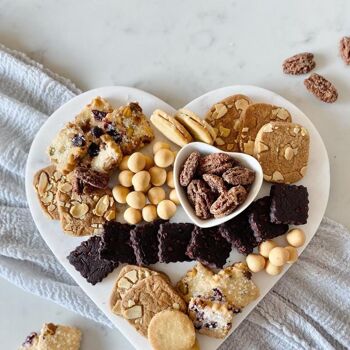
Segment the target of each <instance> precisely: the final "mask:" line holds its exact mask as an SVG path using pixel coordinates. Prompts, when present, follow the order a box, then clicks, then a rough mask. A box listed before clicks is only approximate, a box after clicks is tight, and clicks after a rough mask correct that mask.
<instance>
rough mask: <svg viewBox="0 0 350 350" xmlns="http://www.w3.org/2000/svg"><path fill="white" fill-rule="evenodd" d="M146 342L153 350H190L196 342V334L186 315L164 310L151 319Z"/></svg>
mask: <svg viewBox="0 0 350 350" xmlns="http://www.w3.org/2000/svg"><path fill="white" fill-rule="evenodd" d="M148 340H149V342H150V344H151V346H152V349H154V350H165V349H166V350H181V349H184V350H190V349H191V348H192V347H193V346H194V344H195V342H196V332H195V329H194V326H193V323H192V321H191V320H190V319H189V317H188V316H187V315H186V314H184V313H183V312H181V311H177V310H164V311H161V312H159V313H157V314H156V315H155V316H154V317H153V318H152V320H151V322H150V324H149V327H148Z"/></svg>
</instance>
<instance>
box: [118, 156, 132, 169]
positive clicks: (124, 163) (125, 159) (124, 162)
mask: <svg viewBox="0 0 350 350" xmlns="http://www.w3.org/2000/svg"><path fill="white" fill-rule="evenodd" d="M129 158H130V156H124V157H123V159H122V161H121V162H120V164H119V169H120V170H128V169H129V168H128V160H129Z"/></svg>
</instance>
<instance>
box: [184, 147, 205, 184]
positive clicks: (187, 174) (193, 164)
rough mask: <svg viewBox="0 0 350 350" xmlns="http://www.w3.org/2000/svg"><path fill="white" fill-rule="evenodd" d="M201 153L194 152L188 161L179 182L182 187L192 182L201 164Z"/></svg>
mask: <svg viewBox="0 0 350 350" xmlns="http://www.w3.org/2000/svg"><path fill="white" fill-rule="evenodd" d="M199 159H200V154H199V152H192V153H191V154H190V155H189V156H188V157H187V159H186V161H185V163H184V165H183V168H182V171H181V173H180V177H179V181H180V185H181V186H184V187H185V186H188V185H189V183H190V182H191V181H192V179H193V177H194V175H195V173H196V171H197V167H198V164H199Z"/></svg>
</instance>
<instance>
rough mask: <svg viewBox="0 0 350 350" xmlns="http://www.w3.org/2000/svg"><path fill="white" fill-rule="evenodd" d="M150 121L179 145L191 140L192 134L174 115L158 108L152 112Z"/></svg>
mask: <svg viewBox="0 0 350 350" xmlns="http://www.w3.org/2000/svg"><path fill="white" fill-rule="evenodd" d="M151 122H152V124H153V125H154V126H155V127H156V128H157V129H158V130H159V131H160V132H161V133H162V134H163V135H164V136H166V137H167V138H168V139H169V140H170V141H172V142H174V143H175V144H177V145H178V146H180V147H183V146H185V145H187V144H188V143H189V142H191V141H192V136H191V134H190V133H189V132H188V131H187V129H186V128H185V127H184V126H183V125H182V124H181V123H179V122H178V121H177V120H176V119H175V118H174V117H172V116H171V115H169V114H167V113H166V112H164V111H162V110H160V109H156V110H155V111H154V112H153V113H152V115H151Z"/></svg>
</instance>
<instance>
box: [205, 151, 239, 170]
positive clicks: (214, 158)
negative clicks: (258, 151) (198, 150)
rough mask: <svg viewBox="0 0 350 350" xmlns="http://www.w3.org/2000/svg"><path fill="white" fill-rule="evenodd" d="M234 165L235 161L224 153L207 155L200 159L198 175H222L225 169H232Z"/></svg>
mask: <svg viewBox="0 0 350 350" xmlns="http://www.w3.org/2000/svg"><path fill="white" fill-rule="evenodd" d="M235 163H236V162H235V160H234V159H233V158H232V157H231V156H229V155H228V154H226V153H213V154H208V155H207V156H204V157H202V158H201V159H200V161H199V167H198V171H199V174H200V175H203V174H214V175H222V174H223V173H224V172H225V171H226V170H227V169H230V168H232V167H233V166H234V165H235Z"/></svg>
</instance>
